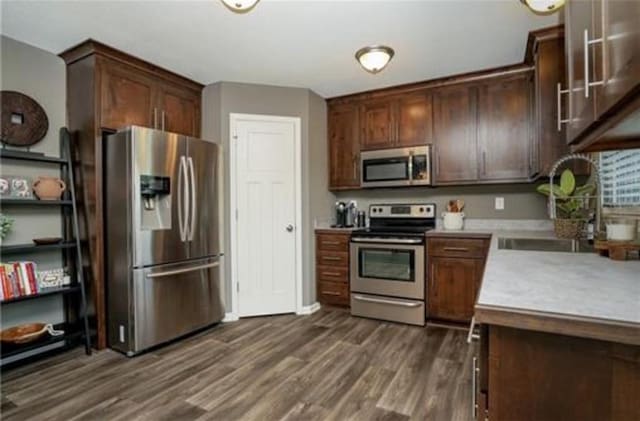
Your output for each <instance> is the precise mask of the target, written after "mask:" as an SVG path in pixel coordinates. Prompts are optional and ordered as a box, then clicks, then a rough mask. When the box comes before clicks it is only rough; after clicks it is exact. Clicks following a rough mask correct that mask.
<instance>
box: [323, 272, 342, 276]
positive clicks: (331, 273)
mask: <svg viewBox="0 0 640 421" xmlns="http://www.w3.org/2000/svg"><path fill="white" fill-rule="evenodd" d="M322 274H323V275H327V276H340V272H322Z"/></svg>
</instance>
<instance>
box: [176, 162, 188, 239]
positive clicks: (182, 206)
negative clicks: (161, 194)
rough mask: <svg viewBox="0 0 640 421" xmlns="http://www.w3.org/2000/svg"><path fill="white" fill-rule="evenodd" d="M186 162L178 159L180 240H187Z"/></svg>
mask: <svg viewBox="0 0 640 421" xmlns="http://www.w3.org/2000/svg"><path fill="white" fill-rule="evenodd" d="M186 178H187V160H186V158H185V157H184V156H181V157H180V167H179V168H178V224H179V228H180V240H181V241H186V240H187V223H188V220H187V215H186V214H187V210H188V209H189V192H188V191H187V189H186V188H185V187H186Z"/></svg>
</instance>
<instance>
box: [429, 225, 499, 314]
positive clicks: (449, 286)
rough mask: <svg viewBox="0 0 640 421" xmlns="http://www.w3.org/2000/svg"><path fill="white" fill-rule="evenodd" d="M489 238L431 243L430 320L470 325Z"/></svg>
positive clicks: (454, 239)
mask: <svg viewBox="0 0 640 421" xmlns="http://www.w3.org/2000/svg"><path fill="white" fill-rule="evenodd" d="M488 246H489V238H488V237H487V238H460V237H458V238H453V237H448V236H444V237H433V238H429V239H428V241H427V311H428V318H429V319H437V320H442V321H448V322H459V323H468V322H470V321H471V317H473V311H474V308H473V306H474V304H475V302H476V296H477V294H478V291H479V289H480V283H481V282H482V275H483V273H484V265H485V261H486V255H487V250H488Z"/></svg>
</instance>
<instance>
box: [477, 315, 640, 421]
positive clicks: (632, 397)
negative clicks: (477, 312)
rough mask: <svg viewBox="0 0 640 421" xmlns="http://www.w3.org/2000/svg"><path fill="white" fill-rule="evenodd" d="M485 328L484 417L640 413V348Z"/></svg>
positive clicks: (481, 361) (480, 359)
mask: <svg viewBox="0 0 640 421" xmlns="http://www.w3.org/2000/svg"><path fill="white" fill-rule="evenodd" d="M480 331H481V339H480V344H479V345H480V346H479V349H478V351H477V354H476V356H477V358H476V359H474V361H475V362H476V364H475V370H474V376H475V377H474V382H473V386H474V387H475V390H474V393H473V395H474V396H475V401H474V403H475V404H476V405H477V406H476V414H477V419H480V420H484V419H488V420H490V421H502V420H508V421H511V420H518V421H534V420H536V421H537V420H544V421H554V420H558V421H561V420H562V421H564V420H580V421H606V420H612V421H613V420H621V421H626V420H639V419H640V404H639V402H640V346H634V345H625V344H618V343H613V342H606V341H600V340H593V339H585V338H578V337H572V336H566V335H559V334H553V333H543V332H535V331H530V330H524V329H515V328H508V327H502V326H494V325H489V326H486V325H485V326H482V328H481V330H480ZM485 407H486V411H485Z"/></svg>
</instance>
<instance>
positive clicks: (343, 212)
mask: <svg viewBox="0 0 640 421" xmlns="http://www.w3.org/2000/svg"><path fill="white" fill-rule="evenodd" d="M335 212H336V223H335V225H332V227H333V228H353V226H354V225H355V221H356V216H357V212H358V208H357V207H356V203H355V202H354V201H350V202H349V203H348V204H347V203H344V202H336V206H335Z"/></svg>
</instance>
